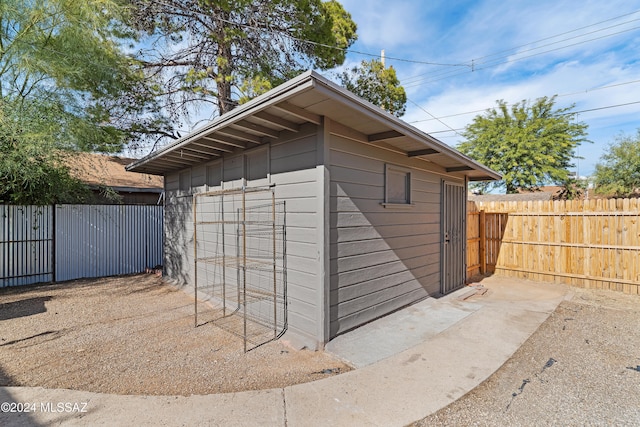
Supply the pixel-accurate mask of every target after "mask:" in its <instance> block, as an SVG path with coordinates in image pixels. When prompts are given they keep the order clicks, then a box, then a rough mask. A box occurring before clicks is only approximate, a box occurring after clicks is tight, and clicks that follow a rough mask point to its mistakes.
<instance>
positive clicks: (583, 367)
mask: <svg viewBox="0 0 640 427" xmlns="http://www.w3.org/2000/svg"><path fill="white" fill-rule="evenodd" d="M571 292H573V293H574V295H573V298H572V299H570V300H568V301H563V302H562V303H561V304H560V305H559V306H558V308H557V309H556V310H555V311H554V312H553V313H552V314H551V316H550V317H549V319H547V321H546V322H544V323H543V324H542V325H541V326H540V328H538V330H537V331H536V332H535V333H534V334H533V335H532V336H531V337H530V338H529V339H528V340H527V341H526V342H525V343H524V344H523V345H522V347H520V348H519V349H518V350H517V351H516V352H515V354H514V355H513V356H512V357H511V358H510V359H509V360H508V361H507V362H506V363H505V364H504V365H503V366H502V367H501V368H500V369H499V370H497V371H496V372H495V373H494V374H493V375H492V376H490V377H489V378H488V379H487V380H486V381H485V382H483V383H482V384H480V385H479V386H478V387H476V388H475V389H473V390H471V391H470V392H469V393H467V394H466V395H465V396H463V397H462V398H460V399H458V400H457V401H455V402H453V403H452V404H450V405H449V406H447V407H445V408H443V409H441V410H440V411H438V412H436V413H435V414H432V415H430V416H428V417H426V418H424V419H423V420H421V421H419V422H417V423H415V424H413V425H412V427H426V426H429V427H432V426H543V425H557V426H586V425H591V426H638V425H640V295H625V294H622V293H620V292H614V291H605V290H594V289H579V288H572V289H571Z"/></svg>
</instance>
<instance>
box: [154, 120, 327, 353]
mask: <svg viewBox="0 0 640 427" xmlns="http://www.w3.org/2000/svg"><path fill="white" fill-rule="evenodd" d="M283 134H285V133H283ZM316 146H317V127H316V126H314V125H305V126H303V127H302V128H301V129H300V132H298V133H286V135H285V137H284V138H283V139H281V140H278V141H273V142H271V143H270V144H269V149H268V153H269V158H268V178H266V179H256V180H255V181H252V182H249V183H248V185H249V186H252V185H264V184H267V183H269V184H275V196H276V200H277V201H285V203H286V225H287V227H286V245H287V246H286V251H287V260H286V261H287V297H288V322H289V330H290V331H292V332H294V333H295V334H296V335H298V336H302V337H308V343H309V344H313V343H314V342H315V341H316V340H317V339H318V337H317V330H318V321H319V320H318V312H319V308H318V306H317V304H318V301H319V292H321V290H320V289H319V288H318V283H319V282H318V269H319V263H318V259H319V256H320V255H319V253H318V246H317V237H318V232H317V221H318V216H317V212H316V210H317V205H318V199H317V191H318V184H317V171H316V163H317V155H316ZM250 153H252V151H248V152H247V154H249V155H250ZM244 163H245V160H244V156H243V154H242V153H234V154H233V155H231V156H226V157H224V158H223V162H222V168H221V171H220V172H217V171H213V170H212V169H211V168H210V171H209V175H210V176H209V177H207V168H206V165H204V164H203V165H198V166H196V167H193V168H191V169H190V176H191V191H190V192H195V191H201V190H203V189H204V187H203V186H204V185H205V184H208V185H209V187H208V190H209V191H215V190H217V189H221V188H224V189H229V188H237V187H240V186H241V185H242V177H243V175H245V174H246V173H248V172H247V171H245V166H244ZM209 164H210V165H211V163H209ZM182 172H184V171H181V173H182ZM213 172H215V177H217V176H222V181H221V182H220V185H216V186H211V184H212V183H213V181H217V180H216V179H215V177H214V173H213ZM207 181H211V182H207ZM165 183H166V184H165V189H166V190H167V199H166V200H167V202H166V214H165V215H166V216H165V235H166V243H165V253H166V259H165V265H166V270H167V274H168V275H169V277H171V278H172V279H174V280H176V281H178V282H179V283H180V284H183V285H191V286H192V285H193V277H194V270H193V266H194V260H193V219H192V218H193V214H192V208H191V203H192V198H191V197H190V196H189V194H188V193H185V192H184V191H180V173H176V174H172V175H170V176H168V177H167V179H166V180H165ZM185 196H186V197H185ZM267 199H268V200H267ZM270 200H271V199H270V197H268V198H265V199H264V201H265V202H270ZM215 238H216V236H215V235H214V234H213V233H212V232H209V233H208V234H202V235H200V234H199V235H198V241H199V250H203V247H202V246H201V245H205V244H207V243H206V242H213V241H215ZM208 244H209V245H212V244H213V243H208ZM225 248H226V250H227V251H229V252H231V253H233V254H235V252H236V250H237V247H236V243H235V241H233V242H226V244H225ZM213 250H214V251H215V248H214V249H213ZM211 268H212V267H206V266H203V265H200V264H199V268H198V275H199V277H206V275H207V274H209V276H210V277H211V276H214V277H215V278H216V280H219V279H220V277H221V275H220V274H219V273H218V275H217V276H216V275H215V274H214V273H212V270H211ZM200 275H202V276H200ZM218 276H219V277H218ZM199 282H200V281H199ZM227 282H228V283H232V284H233V283H235V276H234V277H231V278H228V279H227Z"/></svg>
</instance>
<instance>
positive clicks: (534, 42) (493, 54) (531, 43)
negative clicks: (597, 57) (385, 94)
mask: <svg viewBox="0 0 640 427" xmlns="http://www.w3.org/2000/svg"><path fill="white" fill-rule="evenodd" d="M638 12H640V9H639V10H635V11H633V12H629V13H626V14H624V15H619V16H616V17H613V18H609V19H606V20H604V21H599V22H596V23H593V24H590V25H586V26H584V27H579V28H576V29H573V30H570V31H565V32H563V33H559V34H555V35H552V36H549V37H545V38H542V39H539V40H535V41H532V42H529V43H525V44H522V45H519V46H516V47H512V48H509V49H505V50H501V51H498V52H494V53H491V54H488V55H485V56H481V57H479V58H474V59H472V60H471V61H468V62H467V63H469V62H471V63H473V65H475V61H481V60H483V59H485V58H490V57H493V56H497V55H500V54H503V53H506V52H512V51H514V50H517V49H520V48H522V47H526V46H529V45H533V44H537V43H540V42H543V41H547V40H551V39H554V38H557V37H560V36H564V35H567V34H571V33H574V32H576V31H580V30H584V29H586V28H590V27H595V26H597V25H600V24H604V23H606V22H611V21H615V20H617V19H620V18H624V17H627V16H631V15H635V14H636V13H638ZM637 20H638V19H634V20H631V21H627V22H624V23H621V24H616V25H613V26H610V27H607V28H603V29H600V30H596V31H592V32H590V33H586V34H583V35H579V36H575V37H572V38H576V37H582V36H584V35H587V34H591V33H594V32H598V31H603V30H604V29H609V28H613V27H616V26H620V25H624V24H627V23H629V22H634V21H637ZM570 39H571V38H570ZM565 40H569V39H565ZM559 42H560V41H558V42H555V43H559ZM539 47H541V46H539ZM532 49H535V48H532ZM427 74H431V73H425V74H418V75H414V76H412V77H408V78H405V79H403V81H405V82H406V81H408V80H409V81H411V80H413V79H415V78H417V77H421V76H424V75H427Z"/></svg>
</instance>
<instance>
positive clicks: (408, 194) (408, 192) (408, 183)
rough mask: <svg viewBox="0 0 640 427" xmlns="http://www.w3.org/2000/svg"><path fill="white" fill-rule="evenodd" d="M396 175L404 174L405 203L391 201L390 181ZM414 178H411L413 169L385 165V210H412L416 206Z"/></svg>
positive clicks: (383, 204)
mask: <svg viewBox="0 0 640 427" xmlns="http://www.w3.org/2000/svg"><path fill="white" fill-rule="evenodd" d="M395 174H404V177H405V197H404V199H405V202H399V201H398V200H397V199H396V200H393V201H392V200H391V199H390V195H389V192H390V182H389V181H390V180H389V178H390V177H391V176H393V175H395ZM412 187H413V186H412V178H411V169H409V168H406V167H402V166H396V165H392V164H389V163H385V165H384V202H383V203H381V205H382V206H384V207H385V208H410V207H412V206H414V203H413V198H412Z"/></svg>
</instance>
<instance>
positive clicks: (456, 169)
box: [446, 166, 473, 172]
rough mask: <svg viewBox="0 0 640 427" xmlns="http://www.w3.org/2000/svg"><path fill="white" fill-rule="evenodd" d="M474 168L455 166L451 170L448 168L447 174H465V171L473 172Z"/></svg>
mask: <svg viewBox="0 0 640 427" xmlns="http://www.w3.org/2000/svg"><path fill="white" fill-rule="evenodd" d="M472 170H473V168H472V167H471V166H454V167H451V168H447V169H446V171H447V172H464V171H472Z"/></svg>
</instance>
